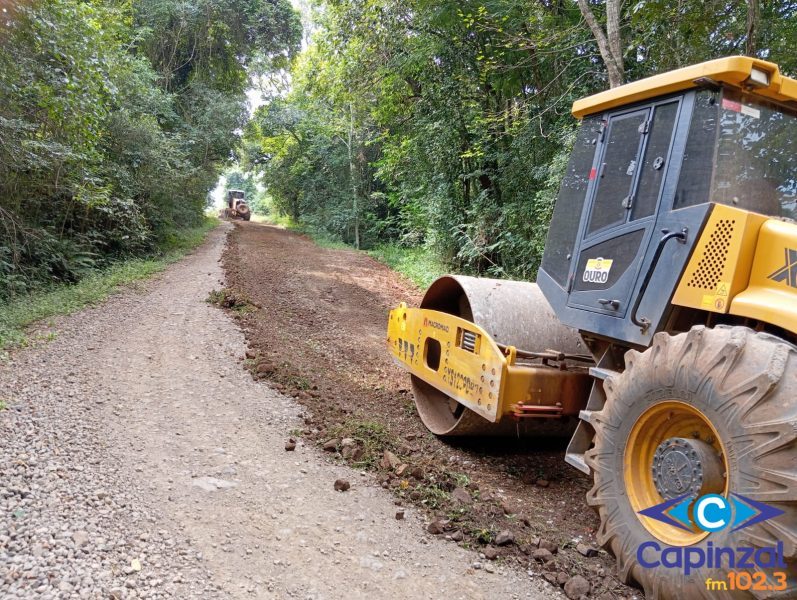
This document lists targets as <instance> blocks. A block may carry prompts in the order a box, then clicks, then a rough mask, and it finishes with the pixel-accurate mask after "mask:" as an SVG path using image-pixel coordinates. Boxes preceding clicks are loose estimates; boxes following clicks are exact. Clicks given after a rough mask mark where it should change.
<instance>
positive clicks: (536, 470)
mask: <svg viewBox="0 0 797 600" xmlns="http://www.w3.org/2000/svg"><path fill="white" fill-rule="evenodd" d="M222 261H223V264H224V268H225V270H226V276H227V286H228V288H227V289H226V290H224V291H223V292H222V293H219V294H218V295H217V297H216V298H215V299H216V300H217V301H219V303H220V304H222V305H224V306H225V307H227V308H228V309H230V310H231V312H233V314H235V316H236V317H237V318H238V319H239V322H240V324H241V327H242V328H243V330H244V332H245V333H246V336H247V340H248V342H249V346H250V351H249V352H248V353H247V360H246V366H247V368H249V369H250V370H251V371H252V374H253V376H254V377H256V378H258V379H265V380H268V381H269V382H270V384H271V385H273V386H275V387H277V388H278V389H280V390H281V391H283V392H284V393H286V394H290V395H293V396H295V397H296V398H297V399H298V400H299V401H300V402H301V403H302V404H303V405H304V406H305V407H306V408H307V412H306V415H305V423H306V429H304V430H303V431H293V432H286V440H287V438H288V437H289V436H294V437H296V436H301V437H303V438H304V439H305V440H306V441H307V442H308V443H317V444H327V443H328V442H330V440H334V443H330V444H327V445H328V448H327V449H329V450H331V453H330V455H331V456H332V455H334V456H335V457H336V458H337V459H338V460H347V461H349V462H351V463H353V464H354V465H355V466H357V467H361V468H368V469H371V470H372V471H373V472H374V473H375V477H376V484H377V485H382V486H384V487H389V488H392V489H393V490H394V493H395V494H396V496H397V500H396V502H397V504H400V503H407V504H409V503H413V504H417V505H419V506H424V507H426V508H427V509H428V512H429V518H430V520H433V519H435V518H437V519H439V520H437V521H436V523H434V524H433V525H432V529H434V528H435V527H436V526H437V528H438V529H439V530H441V531H442V533H441V535H445V536H447V537H449V538H452V539H453V540H454V541H452V543H459V544H462V545H465V546H467V547H473V548H474V549H475V550H477V551H479V552H483V553H485V554H487V555H488V556H489V555H490V553H491V552H493V551H496V550H497V555H498V558H499V559H502V560H504V561H505V562H507V563H509V564H516V565H518V566H519V567H521V568H526V569H528V570H530V571H533V573H534V574H535V575H534V576H535V577H544V578H545V579H547V580H548V581H550V582H551V583H552V585H561V582H563V581H564V580H565V579H566V577H565V575H567V576H572V575H576V574H580V575H583V576H585V577H587V578H588V579H589V581H590V582H591V584H592V592H591V593H590V597H592V598H603V599H604V600H606V599H608V598H630V597H636V598H641V597H642V593H641V592H639V591H638V590H635V589H632V588H628V587H626V586H624V585H622V584H621V583H620V582H619V581H618V579H617V577H616V572H615V571H616V570H615V564H614V561H613V559H612V558H611V557H610V556H609V555H608V554H606V553H605V552H603V551H601V552H600V553H599V554H598V555H597V556H595V557H590V558H587V557H584V556H582V555H581V554H579V553H578V552H577V551H576V544H577V543H582V544H585V545H587V546H590V547H593V548H594V547H596V542H595V539H594V535H593V533H594V531H595V529H596V528H597V527H598V519H597V516H596V515H595V514H594V512H593V511H592V510H591V509H590V508H589V507H588V506H587V504H586V501H585V494H586V492H587V490H588V489H589V487H590V484H591V481H590V479H589V478H587V477H585V476H583V475H582V474H581V473H579V472H578V471H576V470H575V469H573V468H571V467H569V466H568V465H566V464H565V463H564V449H563V448H562V447H561V443H559V444H558V446H557V447H551V446H550V445H548V446H546V445H544V444H542V443H540V442H536V443H535V442H534V441H533V440H532V441H523V440H513V439H506V438H502V439H479V440H473V441H469V442H468V441H466V442H462V443H458V444H456V445H451V444H449V443H444V442H442V441H440V440H439V439H437V438H436V437H434V436H433V435H431V434H429V433H428V432H427V431H426V429H425V428H424V426H423V424H422V423H421V421H420V419H419V418H418V416H417V414H416V412H415V408H414V404H413V401H412V394H411V392H410V389H409V376H408V375H407V374H406V373H405V372H403V371H402V370H401V369H399V368H398V367H396V366H395V365H394V364H393V362H392V360H391V358H390V357H389V354H388V352H387V349H386V346H385V329H386V323H387V313H388V310H389V309H390V308H392V307H394V306H396V305H397V304H398V303H399V302H401V301H405V302H407V303H408V304H410V305H416V306H417V304H418V302H419V301H420V298H421V292H420V291H419V290H418V289H417V288H416V287H415V286H414V285H413V284H412V283H410V282H409V281H407V280H406V279H405V278H403V277H402V276H400V275H398V274H397V273H395V272H394V271H392V270H390V269H389V268H388V267H386V266H385V265H383V264H381V263H379V262H377V261H376V260H373V259H372V258H370V257H369V256H367V255H365V254H363V253H361V252H357V251H354V250H339V249H325V248H320V247H318V246H317V245H316V244H315V243H314V242H313V241H312V240H311V239H309V238H308V237H306V236H303V235H300V234H296V233H293V232H289V231H286V230H284V229H280V228H277V227H273V226H268V225H263V224H258V223H236V227H235V230H234V231H233V232H232V233H231V234H230V236H229V239H228V244H227V249H226V250H225V253H224V256H223V259H222ZM343 438H351V439H352V440H354V442H355V444H354V445H353V446H352V445H350V444H351V441H347V443H346V445H347V446H348V447H342V445H341V443H340V442H341V440H342V439H343ZM385 450H389V451H390V452H391V453H392V454H393V455H394V456H391V455H388V456H387V458H385V455H384V451H385ZM338 451H340V452H338ZM458 488H459V489H458ZM454 490H456V493H455V494H453V496H454V497H453V498H452V492H454ZM463 490H464V491H465V492H467V494H463ZM468 494H469V495H470V496H471V499H470V501H469V500H468V498H467V495H468ZM456 498H459V499H461V500H464V502H461V501H458V500H457V499H456ZM502 531H510V532H512V533H513V534H514V542H513V543H509V544H507V545H502V546H497V545H496V542H497V541H498V540H497V539H496V536H497V535H498V534H499V533H500V532H502ZM460 537H461V538H462V539H460ZM540 539H541V540H542V542H540ZM550 542H552V543H553V544H552V545H551V544H549V543H550ZM540 543H541V544H542V546H543V547H545V546H550V547H551V548H552V549H555V550H556V553H555V555H554V558H553V560H552V561H549V562H544V561H543V560H537V559H535V558H534V557H533V556H532V554H533V552H534V550H537V549H538V545H539V544H540ZM582 549H583V548H582ZM538 554H539V553H538ZM542 554H544V553H542ZM474 560H477V557H476V556H474ZM557 576H558V578H559V583H557Z"/></svg>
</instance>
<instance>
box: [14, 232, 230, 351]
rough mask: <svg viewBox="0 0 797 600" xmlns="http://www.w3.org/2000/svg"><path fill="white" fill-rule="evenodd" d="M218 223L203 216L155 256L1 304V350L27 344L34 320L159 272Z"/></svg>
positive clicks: (75, 307)
mask: <svg viewBox="0 0 797 600" xmlns="http://www.w3.org/2000/svg"><path fill="white" fill-rule="evenodd" d="M218 223H219V222H218V219H215V218H209V217H205V218H204V219H203V221H202V223H201V224H200V225H199V226H197V227H193V228H186V229H180V230H177V231H173V232H171V233H170V234H169V236H168V237H167V239H166V240H164V243H163V244H162V245H161V248H160V251H159V252H158V253H157V254H154V255H152V256H149V257H146V258H131V259H127V260H122V261H119V262H116V263H112V264H110V265H109V266H107V267H105V268H103V269H94V270H93V271H92V272H91V273H89V274H87V275H86V276H85V277H83V278H82V279H81V280H80V281H78V282H77V283H74V284H68V283H60V284H54V285H52V286H50V288H49V289H46V290H39V291H37V292H33V293H31V294H28V295H26V296H24V297H20V298H16V299H14V300H10V301H5V302H0V351H2V350H3V349H4V348H7V347H9V346H24V345H26V344H28V342H29V339H28V335H27V334H26V331H25V330H26V328H27V327H28V326H30V325H31V324H33V323H35V322H37V321H41V320H44V319H48V318H50V317H53V316H55V315H63V314H70V313H73V312H75V311H78V310H80V309H82V308H85V307H86V306H90V305H93V304H97V303H98V302H101V301H102V300H104V299H105V298H107V297H108V296H109V295H110V294H112V293H114V292H115V291H116V290H118V289H119V288H120V286H125V285H129V284H131V283H134V282H135V281H138V280H141V279H146V278H147V277H150V276H152V275H154V274H155V273H158V272H160V271H162V270H163V269H165V268H166V267H167V266H168V265H169V264H171V263H173V262H175V261H176V260H178V259H180V258H181V257H183V256H185V254H186V253H188V252H190V251H191V250H193V249H194V248H196V247H197V246H198V245H199V244H201V243H202V242H203V241H204V239H205V236H206V235H207V234H208V232H209V231H211V230H212V229H213V228H214V227H216V226H217V225H218ZM46 335H51V334H46Z"/></svg>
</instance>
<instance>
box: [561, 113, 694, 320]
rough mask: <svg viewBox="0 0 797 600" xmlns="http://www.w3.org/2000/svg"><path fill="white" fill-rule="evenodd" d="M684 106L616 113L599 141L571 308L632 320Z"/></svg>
mask: <svg viewBox="0 0 797 600" xmlns="http://www.w3.org/2000/svg"><path fill="white" fill-rule="evenodd" d="M680 106H681V99H680V98H675V99H668V100H663V101H660V102H655V103H651V104H648V105H645V106H642V107H637V108H633V109H625V110H620V111H617V112H615V113H610V114H609V115H608V116H607V117H606V118H605V120H604V122H603V124H602V128H601V132H600V136H599V138H598V140H597V143H596V145H597V147H596V151H595V159H594V162H593V166H592V170H591V171H590V174H589V178H590V180H591V186H590V188H589V189H588V191H587V202H586V203H585V207H584V214H583V215H582V219H581V225H580V229H579V242H578V244H577V247H576V250H575V253H574V257H573V260H572V262H571V264H572V265H573V266H572V270H571V273H570V294H569V298H568V305H569V306H572V307H574V308H580V309H586V310H591V311H595V312H600V313H604V314H609V315H612V316H616V317H619V318H622V317H625V316H626V314H627V312H628V308H629V303H630V302H631V294H632V292H633V289H634V286H635V283H636V281H637V277H638V275H639V267H640V263H641V261H642V259H643V255H644V253H645V249H646V248H647V247H648V243H649V241H650V238H651V235H652V234H653V228H654V224H655V221H656V212H657V207H658V206H659V204H660V202H662V197H661V196H662V190H663V185H662V184H663V181H664V174H665V173H666V171H667V166H668V161H669V157H670V151H671V147H672V141H673V132H674V130H675V124H676V123H677V121H678V117H679V112H680Z"/></svg>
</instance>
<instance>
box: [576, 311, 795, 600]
mask: <svg viewBox="0 0 797 600" xmlns="http://www.w3.org/2000/svg"><path fill="white" fill-rule="evenodd" d="M625 361H626V368H625V370H624V372H623V373H621V374H620V375H617V376H613V377H610V378H608V379H607V380H606V381H605V382H604V389H605V390H606V395H607V401H606V404H605V406H604V408H603V410H601V411H600V412H599V413H597V414H596V415H595V420H594V426H595V432H596V435H595V445H594V447H593V448H592V449H591V450H589V451H588V452H587V456H586V459H587V464H588V465H589V466H590V467H591V468H592V470H593V473H594V486H593V488H592V489H591V490H590V492H589V493H588V495H587V502H588V503H589V504H590V505H591V506H593V507H595V508H596V509H597V511H598V513H599V515H600V521H601V525H600V529H599V531H598V533H597V538H598V541H599V542H600V543H601V544H602V545H603V546H604V547H605V548H606V549H608V550H609V551H610V552H612V553H613V554H614V555H615V557H616V558H617V568H618V572H619V574H620V575H621V578H622V579H623V580H624V581H626V582H627V583H633V582H637V583H638V584H640V585H641V586H642V587H643V588H644V590H645V594H646V597H647V598H651V599H657V600H670V599H675V598H678V599H679V600H691V599H692V598H711V599H712V600H716V599H718V598H724V597H727V598H751V597H756V598H768V597H771V598H776V597H777V598H784V599H785V598H797V588H795V587H794V586H795V585H797V584H795V581H796V580H795V576H797V442H795V439H797V348H795V347H794V346H792V345H791V344H788V343H786V342H784V341H783V340H782V339H780V338H777V337H774V336H771V335H768V334H763V333H755V332H753V331H752V330H750V329H748V328H745V327H717V328H715V329H707V328H704V327H702V326H701V327H695V328H693V329H692V330H690V331H689V332H688V333H683V334H679V335H676V336H670V335H668V334H665V333H659V334H657V335H656V336H655V337H654V340H653V344H652V346H651V347H650V348H648V349H647V350H646V351H644V352H642V353H639V352H636V351H629V352H628V353H626V356H625ZM672 400H680V401H682V402H683V403H685V404H686V405H688V407H692V408H693V409H697V410H698V411H700V412H701V413H703V415H704V416H705V417H706V418H707V419H709V420H710V423H711V425H712V426H713V428H715V430H716V432H717V434H718V436H719V442H721V444H722V445H723V446H724V448H725V450H726V454H727V458H726V464H727V469H728V473H727V477H728V480H727V481H728V484H727V485H728V490H729V491H731V492H734V493H737V494H741V495H743V496H747V497H749V498H751V499H753V500H758V501H761V502H764V503H766V504H769V505H771V506H774V507H776V508H779V509H781V510H783V511H785V514H783V515H781V516H779V517H777V518H775V519H772V520H769V521H764V522H762V523H760V524H758V525H753V526H751V527H748V528H744V529H741V530H739V531H737V532H735V533H733V532H731V531H730V530H731V528H730V527H729V528H726V529H725V530H723V531H719V532H715V533H712V534H710V535H708V536H707V537H705V538H704V539H702V540H699V541H698V542H697V543H695V544H693V545H692V547H702V548H705V547H706V545H707V543H708V542H709V541H710V542H713V544H714V546H715V547H716V546H719V545H722V546H731V547H734V548H735V547H739V546H749V545H753V546H755V547H762V546H774V545H775V544H776V543H777V542H778V541H780V542H782V543H783V547H784V555H785V556H786V557H787V565H788V566H787V568H786V569H785V571H786V572H787V574H788V582H789V586H790V587H789V590H790V591H786V592H780V593H774V592H772V593H770V595H767V592H756V594H755V596H754V595H753V593H752V592H734V593H733V594H731V593H730V592H720V591H714V590H712V591H709V590H707V589H706V587H707V586H706V579H707V578H708V577H714V578H716V577H717V576H718V575H719V576H720V577H722V578H725V572H718V571H709V570H701V571H699V572H692V574H691V575H690V576H689V577H686V576H684V575H683V571H682V570H680V569H667V568H661V567H659V568H653V569H647V568H643V567H642V565H640V564H639V562H638V560H637V554H636V553H637V548H638V547H639V545H640V544H641V543H643V542H646V541H657V542H658V543H659V544H660V546H661V547H662V548H666V547H668V546H667V544H665V543H662V542H661V541H660V540H657V539H656V538H655V537H654V536H653V535H652V534H651V533H650V532H649V531H648V529H647V528H646V527H645V526H644V525H643V524H642V521H641V520H640V519H641V518H642V517H639V516H638V515H637V514H636V512H635V510H634V509H633V507H632V505H631V499H630V497H629V491H628V490H629V488H628V487H627V486H628V485H629V482H626V481H625V477H626V473H625V472H624V468H625V465H626V463H625V461H626V460H629V459H628V457H626V444H627V443H628V444H631V446H629V447H632V445H633V443H632V441H630V440H629V435H630V433H631V431H632V428H633V427H634V425H635V423H636V422H637V420H638V419H639V418H640V416H641V415H643V414H650V411H651V407H654V409H653V410H654V411H655V407H656V406H657V404H660V403H665V402H668V401H672ZM660 408H661V407H660ZM637 431H638V429H637ZM655 493H658V492H655ZM648 560H649V559H648Z"/></svg>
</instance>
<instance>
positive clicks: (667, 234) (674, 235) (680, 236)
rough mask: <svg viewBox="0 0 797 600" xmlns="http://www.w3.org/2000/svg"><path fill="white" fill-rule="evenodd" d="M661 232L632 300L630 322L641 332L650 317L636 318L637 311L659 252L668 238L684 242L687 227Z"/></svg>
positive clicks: (659, 254) (648, 325)
mask: <svg viewBox="0 0 797 600" xmlns="http://www.w3.org/2000/svg"><path fill="white" fill-rule="evenodd" d="M661 232H662V233H663V234H664V237H662V238H661V239H660V240H659V245H658V247H657V248H656V253H655V254H654V255H653V260H652V261H650V268H648V272H647V273H645V280H644V281H643V282H642V285H641V286H640V288H639V293H638V294H637V297H636V300H635V301H634V308H632V309H631V322H632V323H633V324H634V325H636V326H637V327H639V329H640V330H641V331H642V333H645V332H646V331H647V330H648V328H649V327H650V319H646V318H645V317H642V318H641V319H640V318H637V312H639V305H640V304H642V298H644V296H645V292H647V291H648V284H650V280H651V279H653V271H654V269H655V268H656V265H658V264H659V259H660V258H661V253H662V252H664V247H665V246H666V245H667V242H669V241H670V240H678V243H679V244H685V243H686V238H687V234H688V233H689V229H688V228H686V227H684V228H683V229H682V230H681V231H669V230H667V229H662V230H661Z"/></svg>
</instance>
